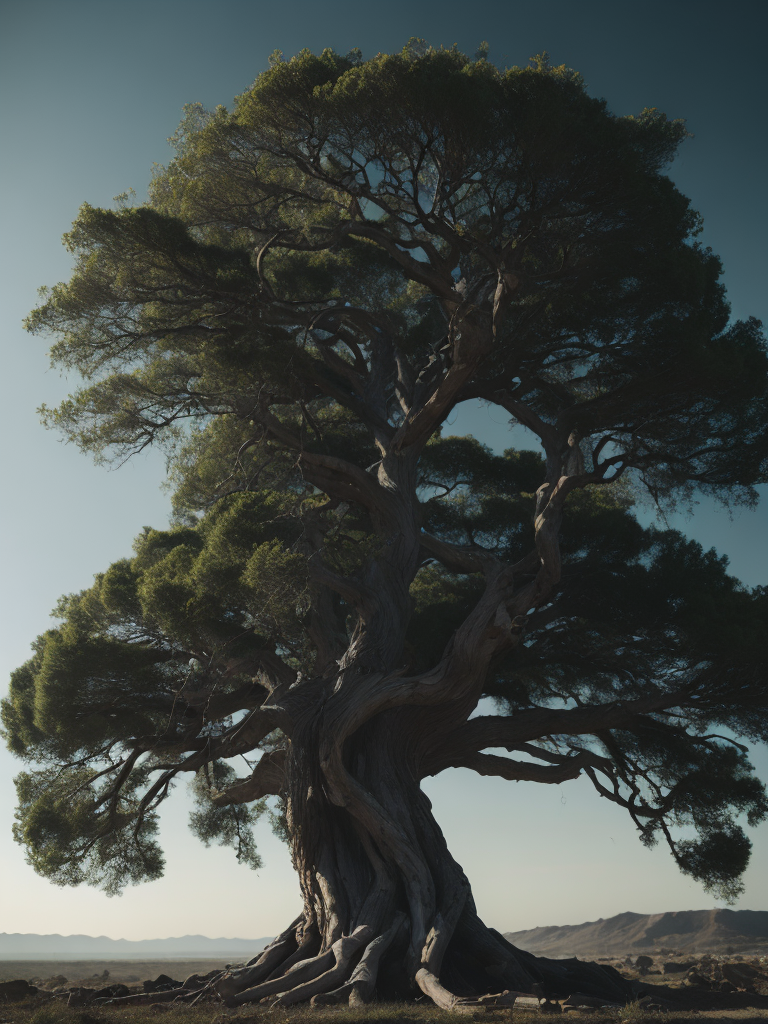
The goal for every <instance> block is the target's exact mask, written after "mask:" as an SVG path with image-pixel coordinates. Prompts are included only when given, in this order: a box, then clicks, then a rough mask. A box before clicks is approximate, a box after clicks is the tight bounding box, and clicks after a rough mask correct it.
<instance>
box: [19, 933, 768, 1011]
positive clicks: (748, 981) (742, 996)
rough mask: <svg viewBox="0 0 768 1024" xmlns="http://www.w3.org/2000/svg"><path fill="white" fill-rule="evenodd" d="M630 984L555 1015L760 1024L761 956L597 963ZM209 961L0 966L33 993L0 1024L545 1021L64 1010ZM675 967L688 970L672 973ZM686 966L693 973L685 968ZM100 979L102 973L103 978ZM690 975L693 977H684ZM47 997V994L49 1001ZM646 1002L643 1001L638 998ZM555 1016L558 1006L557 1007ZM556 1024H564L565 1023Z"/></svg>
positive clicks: (160, 1006)
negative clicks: (73, 1001)
mask: <svg viewBox="0 0 768 1024" xmlns="http://www.w3.org/2000/svg"><path fill="white" fill-rule="evenodd" d="M597 959H598V962H602V963H604V964H606V965H609V966H612V967H615V968H616V969H617V970H619V972H620V973H621V974H622V975H623V976H624V977H625V978H627V979H629V980H632V981H634V982H636V983H637V985H638V990H639V996H638V1000H637V1001H636V1002H633V1003H629V1004H628V1005H626V1006H622V1007H618V1006H611V1007H608V1006H606V1007H602V1008H591V1007H580V1008H577V1009H573V1008H569V1007H567V1006H564V1007H563V1010H562V1012H558V1013H557V1016H560V1017H563V1018H564V1017H565V1016H567V1017H568V1018H569V1021H568V1024H579V1020H580V1019H584V1018H591V1021H590V1024H651V1022H655V1024H660V1020H659V1019H660V1018H664V1022H665V1024H696V1022H699V1024H701V1022H702V1021H705V1020H712V1021H713V1022H714V1021H734V1022H738V1024H768V956H766V955H765V954H762V955H761V954H760V953H758V954H756V955H739V956H707V955H706V954H705V955H701V954H697V955H690V956H686V955H684V954H680V953H675V952H674V951H667V950H665V951H664V952H663V953H658V952H652V953H650V954H648V958H647V959H650V961H651V962H650V963H648V962H647V959H646V960H645V961H644V960H643V959H642V958H641V960H640V963H638V962H637V959H638V958H637V954H636V953H635V954H631V955H629V956H626V957H599V958H597ZM225 963H226V962H225V961H223V960H220V959H217V960H204V959H198V960H182V959H177V960H42V961H41V960H16V961H11V960H6V961H0V982H3V981H6V980H11V979H25V980H26V981H28V982H30V983H31V984H33V985H36V986H37V987H38V989H39V990H40V991H39V993H38V994H37V995H36V996H31V997H28V998H25V999H23V1000H22V1001H21V1002H14V1003H11V1002H2V1000H0V1024H143V1022H144V1021H149V1020H152V1019H154V1018H155V1017H156V1016H157V1015H164V1016H166V1017H167V1018H168V1021H167V1024H229V1022H230V1021H231V1022H233V1024H457V1020H461V1019H464V1020H467V1017H469V1019H472V1020H475V1021H483V1022H484V1024H510V1022H514V1024H542V1017H544V1016H549V1014H548V1013H543V1012H539V1013H536V1012H531V1011H530V1010H522V1009H511V1010H510V1009H509V1008H501V1007H488V1008H487V1009H482V1008H481V1009H479V1010H475V1011H474V1012H472V1013H471V1014H469V1015H467V1016H464V1017H463V1018H462V1017H459V1016H458V1015H457V1014H455V1013H448V1012H446V1011H443V1010H439V1009H437V1008H436V1007H435V1006H433V1005H432V1004H431V1003H430V1002H429V1001H428V1000H426V999H425V998H422V999H421V1000H419V1001H418V1002H415V1003H400V1004H395V1003H374V1004H371V1005H370V1006H367V1007H363V1008H361V1009H354V1010H353V1009H350V1008H348V1007H309V1006H296V1007H290V1008H289V1009H288V1010H272V1009H271V1008H270V1007H269V1006H266V1005H246V1006H243V1007H240V1008H238V1009H237V1010H226V1009H225V1008H224V1007H223V1006H221V1004H219V1003H216V1002H204V1003H199V1004H198V1005H194V1006H193V1005H178V1004H174V1003H156V1004H150V1005H144V1006H119V1007H118V1006H114V1005H98V1004H95V1005H92V1006H88V1005H81V1006H78V1007H74V1006H72V1007H70V1006H68V1005H67V998H68V995H69V993H68V990H69V989H72V988H77V987H85V988H90V989H99V988H102V987H106V986H108V985H111V984H117V983H121V984H124V985H127V986H128V987H129V988H130V989H131V991H132V992H140V991H141V990H142V984H141V983H142V982H143V981H145V980H154V979H155V978H157V977H158V975H160V974H165V975H168V976H169V977H171V978H174V979H176V980H178V981H183V980H184V979H185V978H186V977H188V976H189V975H190V974H201V975H202V974H206V973H208V972H209V971H212V970H214V969H221V968H223V967H224V966H225ZM675 965H686V970H685V971H681V970H678V971H675V969H674V968H675ZM688 965H692V966H688ZM106 972H108V973H106ZM691 972H692V973H691ZM54 990H55V993H56V994H55V995H54V994H53V993H54ZM642 996H645V998H641V997H642ZM555 1009H557V1010H558V1011H560V1007H559V1006H558V1007H555ZM563 1024H566V1022H565V1020H564V1021H563Z"/></svg>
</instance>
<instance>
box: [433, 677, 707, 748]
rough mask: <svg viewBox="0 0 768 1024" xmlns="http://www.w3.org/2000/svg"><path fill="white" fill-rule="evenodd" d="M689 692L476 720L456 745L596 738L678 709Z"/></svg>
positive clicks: (456, 735) (460, 731)
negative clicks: (655, 713)
mask: <svg viewBox="0 0 768 1024" xmlns="http://www.w3.org/2000/svg"><path fill="white" fill-rule="evenodd" d="M689 693H690V690H689V689H681V690H673V691H672V692H669V691H666V692H664V691H661V690H656V691H654V692H653V693H649V694H648V695H647V696H645V697H638V698H637V699H636V700H627V701H613V702H611V703H610V704H595V705H587V706H585V707H579V708H569V709H562V710H557V709H552V708H531V709H530V710H526V711H519V712H518V713H517V714H515V715H511V716H509V717H507V716H504V715H489V716H484V717H480V718H473V719H471V721H469V722H467V723H466V724H465V725H463V726H462V727H461V728H460V729H458V730H456V732H455V733H454V734H453V736H452V740H453V742H455V743H456V744H457V745H459V746H460V747H463V748H464V749H469V750H471V751H473V752H474V751H476V750H484V749H486V748H487V747H505V748H506V749H507V750H515V749H518V748H519V746H520V744H521V743H525V742H527V741H528V740H535V739H540V738H541V737H543V736H554V735H559V734H564V735H567V736H582V735H585V734H592V735H594V734H596V733H598V732H601V731H603V730H604V729H618V728H621V727H622V726H625V725H627V724H628V723H630V722H632V721H633V720H634V719H635V718H637V716H638V715H642V714H647V713H648V712H653V711H662V710H664V709H666V708H672V707H676V706H677V705H679V704H680V702H681V700H683V699H685V698H686V697H688V696H689Z"/></svg>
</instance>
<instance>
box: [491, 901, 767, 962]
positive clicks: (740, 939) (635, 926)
mask: <svg viewBox="0 0 768 1024" xmlns="http://www.w3.org/2000/svg"><path fill="white" fill-rule="evenodd" d="M504 935H505V938H507V939H508V940H509V941H510V942H511V943H513V945H515V946H519V947H520V948H521V949H527V950H529V951H530V952H531V953H537V954H538V955H540V956H542V955H543V956H555V957H556V956H579V957H582V956H587V955H591V956H596V955H600V954H602V955H603V956H618V955H620V954H621V955H624V954H627V953H640V952H645V951H648V950H654V949H675V950H680V951H681V952H682V951H685V952H689V953H693V952H697V953H704V952H712V953H718V952H720V953H727V952H732V953H737V952H739V951H741V950H747V949H748V950H753V949H761V950H762V949H768V910H679V911H675V912H672V913H665V914H632V913H626V914H617V915H616V916H615V917H609V918H606V919H605V920H603V919H602V918H601V919H600V920H599V921H587V922H586V923H585V924H575V925H564V926H562V927H557V926H552V927H547V928H530V929H528V930H527V931H521V932H505V933H504Z"/></svg>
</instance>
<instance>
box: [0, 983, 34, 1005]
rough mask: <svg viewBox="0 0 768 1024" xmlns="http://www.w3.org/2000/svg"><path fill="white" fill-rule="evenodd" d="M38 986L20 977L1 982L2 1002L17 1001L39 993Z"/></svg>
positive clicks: (0, 997) (0, 994)
mask: <svg viewBox="0 0 768 1024" xmlns="http://www.w3.org/2000/svg"><path fill="white" fill-rule="evenodd" d="M37 991H38V990H37V988H36V987H35V986H34V985H30V984H29V982H28V981H25V980H24V979H23V978H19V979H17V980H16V981H2V982H0V1003H16V1002H18V1001H19V1000H20V999H26V998H27V996H34V995H37Z"/></svg>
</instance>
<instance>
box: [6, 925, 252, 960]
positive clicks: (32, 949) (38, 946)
mask: <svg viewBox="0 0 768 1024" xmlns="http://www.w3.org/2000/svg"><path fill="white" fill-rule="evenodd" d="M270 941H271V938H261V939H209V938H208V937H207V936H206V935H182V936H181V938H178V939H141V940H139V941H133V940H131V939H109V938H107V936H106V935H99V936H93V935H32V934H27V933H20V932H16V933H13V932H12V933H8V932H0V960H134V959H152V960H155V959H166V958H167V959H173V958H176V957H185V958H186V957H190V958H193V957H207V958H216V957H225V958H226V957H230V956H231V957H233V958H237V959H239V960H245V959H250V958H251V957H252V956H255V955H256V953H258V952H259V951H260V950H262V949H263V948H264V947H265V946H266V945H267V943H268V942H270Z"/></svg>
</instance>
